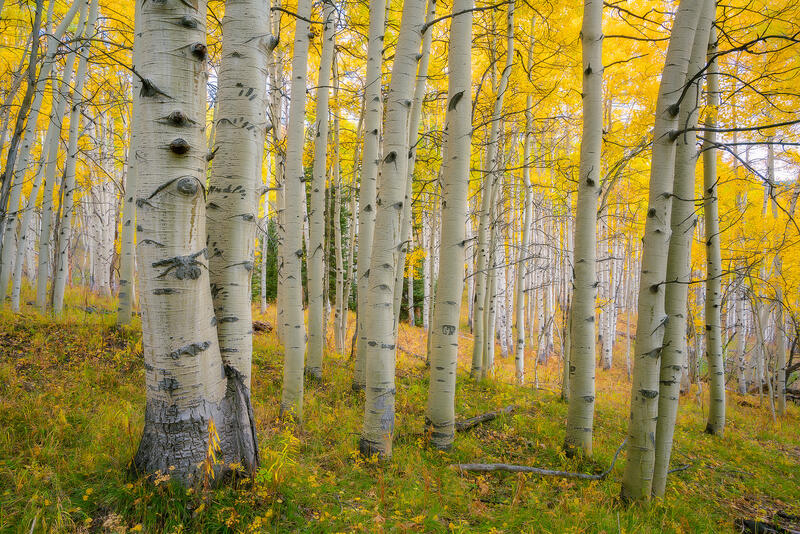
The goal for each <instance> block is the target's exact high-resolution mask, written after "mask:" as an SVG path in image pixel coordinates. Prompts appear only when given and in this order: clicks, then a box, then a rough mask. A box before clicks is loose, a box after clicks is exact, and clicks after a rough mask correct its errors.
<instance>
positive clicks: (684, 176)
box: [653, 0, 715, 497]
mask: <svg viewBox="0 0 800 534" xmlns="http://www.w3.org/2000/svg"><path fill="white" fill-rule="evenodd" d="M714 6H715V0H702V6H701V8H700V13H701V16H700V19H699V22H698V24H697V31H696V32H695V35H694V44H693V45H692V53H691V57H690V60H689V67H688V75H689V76H691V77H694V76H696V75H697V74H698V73H699V72H700V69H702V68H703V67H704V66H705V61H706V51H707V49H708V36H709V32H710V30H711V24H712V21H713V16H714V14H713V9H714ZM702 80H703V78H702V77H698V78H697V79H694V80H692V81H691V82H690V83H689V85H688V86H687V88H686V92H685V96H684V101H683V102H682V104H681V109H680V114H679V116H678V124H679V125H681V127H684V128H687V129H693V128H695V127H696V126H697V116H698V110H699V107H700V96H701V94H702V90H701V89H702ZM676 143H677V146H676V149H675V178H674V186H673V194H674V198H673V200H672V213H671V215H670V217H671V222H670V232H671V236H670V240H669V256H668V260H667V274H666V277H667V278H666V280H667V281H668V283H667V286H666V289H665V291H664V311H665V313H666V314H667V317H668V321H667V325H666V327H665V328H664V345H663V348H662V349H661V370H660V380H659V392H658V421H657V423H656V436H655V439H656V443H655V464H654V468H653V495H654V496H656V497H663V496H664V490H665V488H666V484H667V472H668V470H669V461H670V456H671V454H672V439H673V434H674V432H675V419H676V418H677V415H678V398H679V396H680V388H681V381H680V379H681V372H682V370H683V361H684V360H685V359H686V310H687V308H688V306H689V300H688V299H689V281H690V280H691V267H690V265H691V258H692V237H693V236H694V232H695V226H696V225H697V215H696V214H695V207H694V195H695V168H696V167H697V157H698V154H697V146H696V145H697V134H696V132H694V131H691V132H685V133H682V134H681V135H680V136H679V137H678V139H677V141H676ZM705 157H707V154H706V156H705Z"/></svg>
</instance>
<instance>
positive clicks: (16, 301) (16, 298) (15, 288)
mask: <svg viewBox="0 0 800 534" xmlns="http://www.w3.org/2000/svg"><path fill="white" fill-rule="evenodd" d="M54 4H55V2H51V3H50V7H49V14H48V19H49V20H51V19H52V10H53V7H54ZM83 6H85V4H84V3H83V2H76V3H75V4H73V5H72V6H71V7H70V9H69V10H68V11H67V13H66V14H65V15H64V18H63V19H62V21H61V23H60V24H59V25H58V26H56V28H55V29H54V30H53V32H52V34H50V35H49V36H48V41H47V52H46V54H45V57H44V60H43V63H42V68H41V70H40V72H39V77H38V82H37V86H38V88H37V91H38V92H37V94H36V96H35V97H34V100H33V104H32V108H33V111H32V112H31V114H30V116H29V117H28V124H27V127H26V132H25V139H31V138H32V137H33V136H34V135H35V126H36V117H37V115H38V111H39V107H40V106H41V101H42V98H43V96H44V94H45V90H46V85H47V80H48V78H50V74H51V73H52V70H53V64H54V63H55V56H56V54H57V52H58V45H59V42H60V41H61V39H62V37H63V35H64V33H65V32H66V30H67V28H68V26H69V25H70V24H71V23H72V21H73V20H74V19H75V17H76V16H78V22H79V23H78V24H77V27H78V28H79V29H80V28H81V24H80V22H81V20H80V18H81V17H80V15H79V11H80V10H81V8H82V7H83ZM50 84H51V86H50V94H51V97H52V100H51V102H52V103H51V106H52V111H53V113H58V109H57V108H58V105H57V104H56V102H57V101H58V100H57V99H56V95H57V93H58V91H59V88H58V87H57V86H56V80H55V79H52V81H51V82H50ZM63 114H64V105H61V107H60V115H59V118H55V117H53V119H51V126H53V123H54V122H58V124H59V130H58V133H59V135H60V132H61V130H60V116H63ZM50 135H56V133H55V128H53V129H52V130H51V128H50V127H48V130H47V135H46V136H45V139H44V142H43V143H42V156H41V157H40V165H39V169H38V171H37V172H36V174H35V176H34V179H33V187H32V189H31V193H30V195H29V197H28V202H27V205H26V207H25V209H23V210H22V212H23V214H22V225H21V227H20V231H19V243H18V244H17V245H16V255H15V256H16V257H15V259H14V261H13V269H14V270H13V275H12V276H11V279H12V289H11V309H12V311H14V312H19V310H20V292H21V289H22V264H23V261H24V255H25V253H26V251H27V249H28V243H29V242H30V241H29V237H30V236H32V235H33V233H32V231H31V228H30V226H31V221H32V219H33V215H34V212H35V209H34V208H35V207H36V199H37V197H38V196H39V190H40V189H41V186H42V181H43V174H44V173H43V172H42V169H43V168H44V166H45V151H46V146H48V139H49V137H48V136H50ZM31 144H32V142H30V141H26V142H25V145H27V149H26V150H27V153H25V154H20V155H21V156H22V157H21V158H19V159H21V160H22V161H23V162H24V163H23V165H22V168H20V169H19V172H20V173H22V174H20V175H19V176H16V175H17V173H15V176H16V178H17V180H18V181H17V182H16V183H15V184H14V186H13V187H16V186H17V183H18V184H19V188H20V189H21V188H22V180H20V179H19V178H22V177H23V175H24V171H25V168H27V166H28V159H29V153H30V145H31ZM25 145H23V149H25ZM13 187H12V190H13ZM12 198H13V194H12ZM12 202H13V200H12ZM9 216H10V217H9V219H11V221H12V222H11V224H8V223H9V221H7V226H6V231H7V233H9V234H10V235H12V236H13V233H14V230H13V227H14V224H15V222H16V218H15V214H12V213H9ZM9 244H10V240H9V241H6V245H9ZM3 250H4V252H3V254H6V252H5V250H6V247H4V249H3ZM11 251H12V248H11V247H8V253H9V254H10V253H11ZM0 263H1V264H0V271H1V270H2V269H4V268H7V267H10V266H9V265H8V262H7V261H5V262H0ZM3 276H4V275H3V274H0V295H3V294H4V292H5V288H6V285H7V283H8V280H7V278H3ZM2 300H3V298H2V297H0V302H2Z"/></svg>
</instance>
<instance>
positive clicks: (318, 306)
mask: <svg viewBox="0 0 800 534" xmlns="http://www.w3.org/2000/svg"><path fill="white" fill-rule="evenodd" d="M322 10H323V13H322V18H323V30H322V32H323V33H322V51H321V52H320V61H319V76H318V77H317V110H316V119H315V120H316V123H315V128H314V166H313V171H312V172H313V177H312V181H311V209H310V210H309V216H310V221H309V226H310V227H311V236H310V237H311V246H310V247H308V248H307V250H306V254H307V258H308V259H307V260H306V262H307V268H308V360H307V362H306V369H305V372H306V374H307V375H308V376H309V377H310V378H313V379H317V380H321V379H322V353H323V350H324V348H325V339H324V338H323V334H322V331H323V328H322V325H323V321H325V320H326V318H325V313H324V310H323V293H324V291H323V287H324V284H323V282H324V280H325V269H324V256H325V248H324V246H323V240H324V235H325V191H326V182H327V179H326V178H327V176H326V175H327V169H328V165H327V163H328V158H327V154H328V131H329V119H328V108H329V105H328V102H329V99H330V87H331V72H332V69H333V48H334V42H333V39H334V30H335V27H334V26H335V20H334V15H335V10H334V5H333V2H332V1H331V0H325V1H324V2H323V4H322ZM333 164H334V165H336V162H333ZM337 185H338V184H337ZM334 187H336V186H334ZM337 197H338V195H337ZM335 201H336V202H339V198H336V200H335ZM333 224H334V229H336V228H338V229H339V232H341V225H340V223H339V219H338V218H336V217H334V220H333ZM339 242H340V243H341V240H339ZM339 257H341V247H340V248H339ZM337 267H338V266H337ZM338 276H339V271H338V269H337V278H338ZM337 309H338V308H337Z"/></svg>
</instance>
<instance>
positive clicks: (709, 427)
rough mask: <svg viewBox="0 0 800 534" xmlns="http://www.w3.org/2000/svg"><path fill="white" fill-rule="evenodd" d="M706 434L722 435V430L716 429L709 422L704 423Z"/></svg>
mask: <svg viewBox="0 0 800 534" xmlns="http://www.w3.org/2000/svg"><path fill="white" fill-rule="evenodd" d="M704 432H705V433H706V434H710V435H712V436H722V432H720V431H719V430H717V428H716V427H715V426H714V425H712V424H711V423H706V429H705V431H704Z"/></svg>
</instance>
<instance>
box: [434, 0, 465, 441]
mask: <svg viewBox="0 0 800 534" xmlns="http://www.w3.org/2000/svg"><path fill="white" fill-rule="evenodd" d="M472 6H473V0H455V2H454V3H453V13H454V14H455V16H454V17H453V19H452V22H451V24H450V50H449V53H448V70H449V72H450V76H449V78H448V91H447V114H446V117H445V147H444V156H443V158H442V162H443V167H444V168H443V171H444V172H443V175H444V180H443V182H442V196H443V203H442V238H441V247H442V248H441V262H442V263H441V269H442V271H443V272H445V273H447V276H442V277H439V279H438V280H437V285H436V304H435V306H434V315H433V325H432V329H431V332H430V334H429V335H430V336H431V342H430V346H431V350H430V364H431V365H430V373H431V376H430V386H429V389H428V405H427V424H428V425H429V426H430V428H431V433H430V440H431V443H432V445H433V446H434V447H436V448H439V449H448V448H450V446H451V445H452V443H453V439H454V435H455V432H454V429H455V390H456V366H457V363H458V330H459V327H458V326H459V322H460V316H461V297H462V293H463V291H464V279H463V273H464V259H465V245H466V243H465V237H466V236H465V221H466V218H467V195H468V193H469V180H468V177H469V162H470V148H471V136H472V124H471V103H472V98H471V92H472V85H471V84H472V68H471V64H470V41H471V40H472V11H471V9H472ZM428 31H429V32H430V29H429V30H428Z"/></svg>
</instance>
